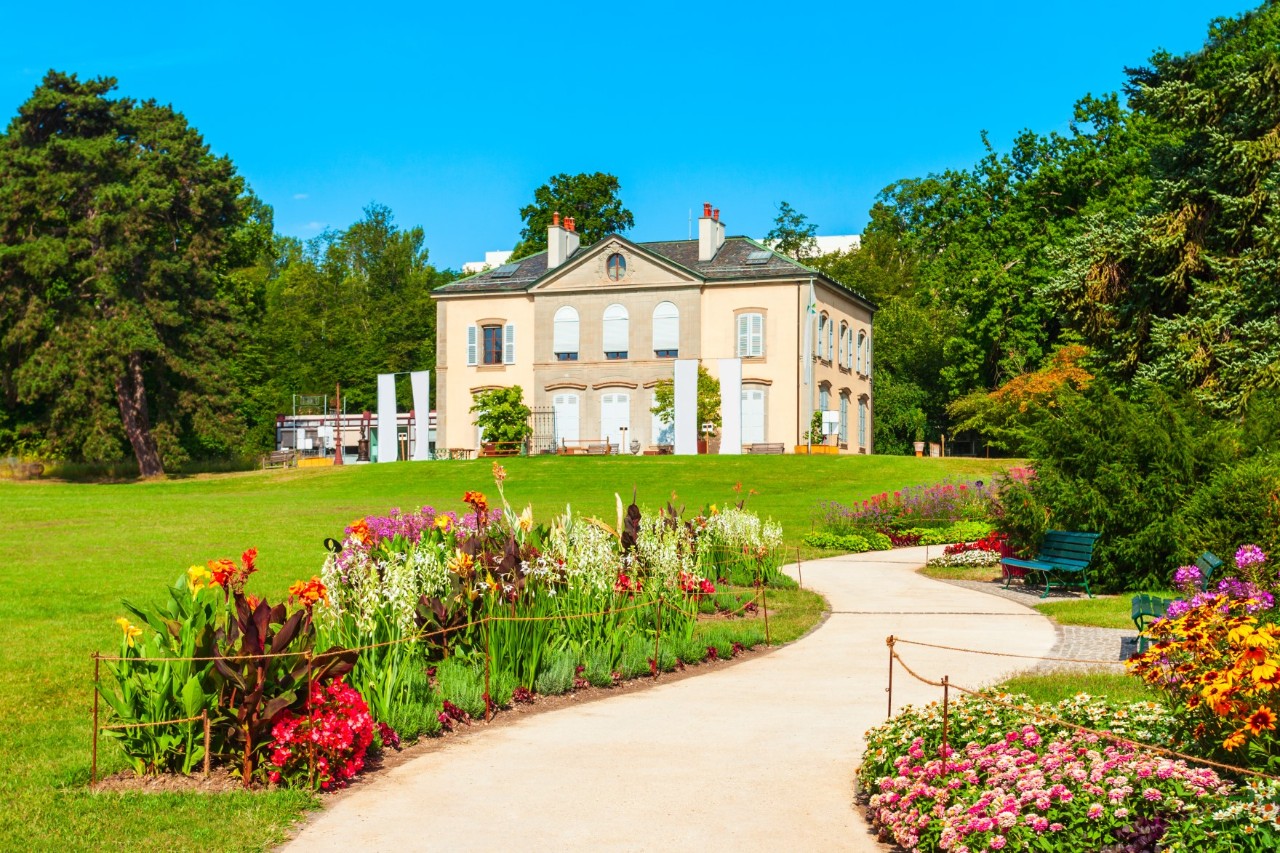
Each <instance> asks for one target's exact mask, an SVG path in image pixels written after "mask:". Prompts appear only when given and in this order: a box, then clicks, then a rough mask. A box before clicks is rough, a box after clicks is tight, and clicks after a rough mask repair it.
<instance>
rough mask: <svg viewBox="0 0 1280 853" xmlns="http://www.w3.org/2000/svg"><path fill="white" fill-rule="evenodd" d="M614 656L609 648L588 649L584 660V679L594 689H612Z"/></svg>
mask: <svg viewBox="0 0 1280 853" xmlns="http://www.w3.org/2000/svg"><path fill="white" fill-rule="evenodd" d="M612 662H613V661H612V655H611V654H610V652H609V649H607V648H592V649H588V650H587V653H586V655H585V656H584V658H583V661H582V665H583V666H584V667H585V669H584V670H583V671H582V677H583V678H585V679H586V680H587V683H588V684H590V685H591V686H592V687H611V686H612V685H613V667H612Z"/></svg>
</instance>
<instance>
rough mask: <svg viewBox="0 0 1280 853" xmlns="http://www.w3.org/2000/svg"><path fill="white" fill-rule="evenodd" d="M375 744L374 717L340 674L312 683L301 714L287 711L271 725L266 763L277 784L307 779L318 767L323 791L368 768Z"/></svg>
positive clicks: (303, 783) (300, 784) (268, 776)
mask: <svg viewBox="0 0 1280 853" xmlns="http://www.w3.org/2000/svg"><path fill="white" fill-rule="evenodd" d="M371 743H373V717H371V716H369V707H368V706H367V705H365V703H364V699H362V698H361V697H360V694H359V693H357V692H356V691H355V689H354V688H352V687H350V686H349V685H347V684H346V683H345V682H344V681H343V680H342V679H341V678H339V679H336V680H334V681H331V682H329V683H328V684H327V685H325V684H318V683H317V684H313V685H312V687H311V701H310V702H308V703H307V707H306V709H305V710H304V711H303V713H301V714H295V713H293V712H292V711H288V710H285V711H282V712H281V713H280V714H279V715H277V716H276V717H275V719H274V722H273V724H272V726H271V743H270V745H269V746H268V749H267V760H266V762H265V767H266V771H267V778H268V779H269V780H270V781H271V782H273V783H280V782H288V783H289V784H291V785H297V786H303V785H306V784H308V782H309V780H310V776H311V772H312V770H313V768H314V772H315V781H316V784H317V785H318V786H319V787H320V789H321V790H324V791H328V790H331V789H334V788H344V787H346V785H347V783H348V782H349V781H350V780H351V779H353V778H354V777H355V775H356V774H357V773H359V772H360V771H361V770H362V769H363V768H364V756H365V753H366V752H367V751H368V749H369V745H370V744H371Z"/></svg>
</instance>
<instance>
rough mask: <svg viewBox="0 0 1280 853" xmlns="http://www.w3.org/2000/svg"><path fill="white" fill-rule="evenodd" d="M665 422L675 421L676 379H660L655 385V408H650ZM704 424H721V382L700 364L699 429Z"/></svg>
mask: <svg viewBox="0 0 1280 853" xmlns="http://www.w3.org/2000/svg"><path fill="white" fill-rule="evenodd" d="M650 411H652V412H653V414H654V415H655V416H656V417H657V418H658V420H660V421H662V422H663V423H675V418H676V384H675V380H674V379H659V380H658V382H657V384H656V385H654V386H653V408H652V409H651V410H650ZM703 424H713V425H714V426H715V427H716V428H718V427H719V426H720V382H719V380H717V379H714V378H713V377H712V376H711V374H710V372H708V371H707V368H706V367H704V366H703V365H702V364H699V365H698V431H699V432H702V427H703Z"/></svg>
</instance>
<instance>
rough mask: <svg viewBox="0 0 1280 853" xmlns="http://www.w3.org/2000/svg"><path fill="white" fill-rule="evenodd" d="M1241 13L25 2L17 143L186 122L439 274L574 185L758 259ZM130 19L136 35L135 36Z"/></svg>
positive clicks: (278, 205) (17, 71)
mask: <svg viewBox="0 0 1280 853" xmlns="http://www.w3.org/2000/svg"><path fill="white" fill-rule="evenodd" d="M1254 5H1256V3H1249V2H1241V0H1234V1H1233V0H1200V2H1187V0H1075V2H1072V3H1055V4H1044V3H1027V2H1025V0H1024V2H988V3H982V2H970V3H953V2H952V3H942V2H916V3H883V2H882V3H875V4H870V3H865V2H862V3H859V2H847V0H846V2H831V3H818V2H811V3H786V2H773V3H768V4H754V3H728V2H705V0H704V2H687V1H686V2H683V3H670V2H665V0H662V1H661V2H649V3H623V4H620V5H617V6H615V5H613V4H611V3H607V4H585V3H572V2H533V3H522V4H518V5H505V4H497V3H484V2H475V0H470V2H468V0H460V2H439V0H436V2H415V3H399V2H382V3H373V4H362V3H350V2H347V3H342V4H331V3H325V2H311V3H307V4H297V5H293V4H288V3H276V2H271V0H258V2H254V3H240V2H217V3H200V4H187V3H175V2H166V3H154V2H140V3H133V4H125V5H123V6H121V5H120V4H103V3H101V2H95V3H92V4H89V3H81V2H67V3H59V4H55V5H53V6H47V5H44V4H41V3H23V4H17V3H15V2H10V3H5V4H4V6H5V7H6V8H4V11H3V14H2V15H0V19H3V22H4V27H3V29H4V36H3V38H2V39H0V112H3V115H4V121H5V123H7V121H8V119H9V117H11V116H12V115H13V114H14V112H15V111H16V109H17V107H18V105H19V104H20V103H21V102H22V101H24V100H25V99H26V98H27V97H28V96H29V95H30V93H31V91H32V89H33V88H34V87H35V86H36V85H37V83H38V82H39V80H40V77H41V76H42V75H43V74H44V72H45V71H46V70H47V69H49V68H57V69H59V70H64V71H70V72H75V73H77V74H80V75H81V76H82V77H84V76H99V75H108V76H114V77H116V78H118V79H119V81H120V91H121V92H122V93H123V94H126V95H129V96H134V97H141V98H146V97H152V98H156V99H157V100H159V101H162V102H167V103H171V104H173V106H174V107H175V108H177V109H178V110H180V111H181V112H183V113H184V114H185V115H186V116H187V119H188V120H189V121H190V122H191V123H192V124H193V125H195V126H196V127H197V128H199V129H200V131H201V132H203V133H204V136H205V139H206V140H207V141H208V142H209V144H210V145H211V146H212V147H213V149H214V150H215V151H217V152H219V153H223V154H227V155H229V156H230V157H231V158H232V160H233V161H234V162H235V164H236V166H237V167H238V168H239V170H240V172H241V173H242V174H244V175H245V176H246V178H247V179H248V181H249V183H250V184H251V185H252V186H253V188H254V189H255V190H256V191H257V193H258V194H259V195H260V196H261V197H262V198H263V199H264V200H266V201H267V202H268V203H269V204H271V205H272V206H273V207H274V208H275V211H276V228H277V230H279V231H281V232H282V233H285V234H291V235H295V236H298V237H303V238H307V237H311V236H314V235H315V234H317V233H319V231H320V230H321V229H323V228H325V227H333V228H343V227H345V226H346V225H348V224H350V223H351V222H353V221H355V220H356V219H358V218H359V217H360V215H361V210H362V208H363V207H364V206H365V205H367V204H368V203H369V202H370V201H377V202H380V203H383V204H386V205H388V206H390V207H391V209H392V210H393V212H394V213H395V216H396V220H397V222H399V223H400V224H401V225H404V226H408V225H422V226H423V228H424V229H425V230H426V235H427V245H428V247H429V248H430V250H431V258H432V261H433V262H434V263H436V264H437V265H441V266H453V267H457V266H460V265H461V264H462V263H463V262H464V261H468V260H474V259H480V258H482V257H483V254H484V252H485V251H486V250H494V249H509V248H511V246H512V245H513V244H514V243H515V241H516V238H517V235H518V232H519V229H520V225H521V223H520V219H519V213H518V211H519V208H520V207H521V206H522V205H524V204H527V203H528V201H529V200H530V199H531V198H532V195H533V190H534V189H535V188H536V187H537V186H538V185H539V184H541V183H543V182H545V181H546V179H547V178H548V177H549V176H551V175H552V174H556V173H559V172H584V171H586V172H593V171H605V172H612V173H613V174H616V175H617V176H618V177H619V179H620V180H621V182H622V197H623V201H624V202H625V203H626V204H627V206H628V207H630V208H631V210H632V211H633V212H634V213H635V218H636V227H635V229H634V230H633V231H632V232H631V235H630V236H632V237H633V238H635V239H639V240H656V239H673V238H680V237H683V236H685V235H686V234H687V229H688V224H687V223H688V216H689V211H690V209H692V208H696V207H699V206H700V205H701V203H702V202H703V201H711V202H713V203H715V204H716V206H718V207H719V208H721V210H722V214H721V216H722V218H723V219H724V221H725V224H726V226H727V227H728V231H729V233H731V234H749V235H752V236H762V235H763V234H764V233H765V232H766V231H768V229H769V227H770V225H771V223H772V219H773V216H774V215H775V212H776V211H775V209H774V206H775V205H776V203H777V202H778V201H779V200H783V199H785V200H787V201H789V202H790V203H791V204H792V205H793V206H794V207H795V208H796V209H798V210H800V211H801V212H803V213H805V214H806V215H808V217H809V219H810V220H811V221H813V222H815V223H817V224H818V226H819V233H820V234H847V233H856V232H858V231H860V230H861V228H862V227H863V225H864V224H865V222H866V216H867V210H868V209H869V207H870V205H871V203H872V201H873V200H874V198H875V195H876V193H877V192H878V191H879V190H880V189H881V188H883V187H884V186H885V185H886V184H888V183H889V182H891V181H893V180H895V179H897V178H901V177H914V176H920V175H924V174H927V173H928V172H930V171H938V170H942V169H945V168H948V167H952V166H955V167H964V166H968V165H970V164H972V163H973V162H974V161H975V160H976V159H977V158H978V157H980V156H981V144H980V141H979V131H981V130H983V129H986V130H988V131H990V133H991V136H992V140H993V142H994V143H995V144H996V145H997V146H999V147H1001V148H1004V147H1007V145H1008V143H1009V141H1010V140H1011V139H1012V138H1013V135H1014V134H1015V133H1016V132H1017V131H1018V130H1019V129H1022V128H1031V129H1033V130H1035V131H1038V132H1042V133H1044V132H1049V131H1052V130H1065V129H1066V124H1067V121H1068V119H1069V118H1070V116H1071V105H1072V103H1073V102H1074V101H1075V100H1076V99H1077V98H1079V97H1080V96H1082V95H1084V94H1086V93H1094V94H1101V93H1103V92H1108V91H1114V90H1116V89H1118V88H1119V87H1120V86H1121V85H1122V83H1123V81H1124V76H1123V68H1124V67H1125V66H1135V65H1141V64H1143V63H1144V62H1145V61H1146V60H1147V58H1148V57H1149V56H1150V55H1151V53H1152V51H1153V50H1155V49H1156V48H1159V47H1163V48H1165V49H1167V50H1170V51H1174V52H1184V51H1188V50H1195V49H1198V48H1199V47H1200V46H1201V45H1202V44H1203V43H1204V39H1205V35H1206V33H1207V30H1208V24H1209V21H1210V20H1211V19H1212V18H1213V17H1215V16H1218V15H1231V14H1236V13H1238V12H1241V11H1244V10H1245V9H1248V8H1252V7H1253V6H1254ZM125 9H128V10H130V11H128V12H126V11H123V10H125Z"/></svg>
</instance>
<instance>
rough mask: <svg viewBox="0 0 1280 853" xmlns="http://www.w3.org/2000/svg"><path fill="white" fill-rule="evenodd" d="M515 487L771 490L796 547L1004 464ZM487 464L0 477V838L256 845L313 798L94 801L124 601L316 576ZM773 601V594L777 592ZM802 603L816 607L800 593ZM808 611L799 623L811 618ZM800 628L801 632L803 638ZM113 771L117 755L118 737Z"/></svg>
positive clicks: (797, 470) (657, 463) (755, 465)
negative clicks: (374, 521) (837, 516)
mask: <svg viewBox="0 0 1280 853" xmlns="http://www.w3.org/2000/svg"><path fill="white" fill-rule="evenodd" d="M504 464H505V465H506V468H507V471H508V475H509V478H508V480H507V484H506V490H507V497H508V499H509V500H510V501H511V503H512V504H513V505H515V506H517V507H520V506H523V505H524V504H525V503H532V504H533V506H534V510H535V513H536V515H537V517H539V518H545V517H547V516H548V514H550V513H553V512H557V511H562V510H563V509H564V506H565V504H566V503H571V504H572V505H573V507H574V509H575V510H577V511H580V512H585V513H593V514H599V515H600V516H601V517H603V518H605V519H611V518H612V517H613V515H614V494H615V493H620V494H622V496H623V498H624V500H625V499H627V498H629V497H630V495H631V490H632V488H633V487H634V488H635V489H636V491H637V494H638V499H639V503H640V504H641V506H648V507H653V508H656V507H657V506H659V505H660V504H662V503H663V502H665V501H666V500H667V499H668V498H669V497H670V495H671V493H672V492H673V491H674V492H675V493H676V494H677V498H676V504H677V506H678V505H680V504H684V505H686V506H687V507H688V508H689V509H690V510H695V509H697V508H699V507H701V506H703V505H704V504H706V503H721V504H724V503H728V502H731V501H733V500H735V499H736V497H737V496H736V495H735V494H734V492H733V490H732V489H733V486H734V484H735V483H739V482H740V483H742V486H743V495H746V493H747V490H748V489H755V490H756V491H758V493H759V494H757V495H754V496H752V497H750V498H749V501H748V507H749V508H751V509H753V510H755V511H756V512H758V513H760V514H761V515H763V516H772V517H773V518H775V519H777V520H778V521H779V522H781V523H782V525H783V529H784V532H785V536H786V539H787V542H788V543H789V544H790V545H796V544H798V543H799V541H800V539H801V538H802V537H803V536H804V534H805V533H807V532H808V531H809V529H810V516H811V513H812V510H813V507H814V505H815V504H816V503H817V502H818V501H822V500H831V499H834V500H842V501H851V500H861V499H863V498H866V497H869V496H870V495H873V494H876V493H879V492H881V491H885V490H893V489H897V488H901V487H904V486H909V485H915V484H919V483H929V482H936V481H939V480H941V479H944V478H948V477H952V478H968V477H989V476H990V475H991V473H992V472H993V471H995V470H997V469H998V467H999V465H998V463H996V462H994V461H984V460H954V459H948V460H938V459H915V458H905V457H890V456H853V457H850V456H846V457H801V456H780V457H749V456H746V457H696V458H676V457H660V458H654V457H648V458H583V459H560V458H534V459H509V460H504ZM492 487H493V481H492V478H491V476H490V463H489V462H488V461H475V462H424V463H401V464H398V465H364V466H348V467H345V468H338V469H332V468H308V469H301V470H290V471H278V470H277V471H268V472H249V473H241V474H224V475H214V476H205V477H193V478H188V479H174V480H167V481H158V482H143V483H123V484H111V485H95V484H83V483H59V482H29V483H14V482H6V481H0V519H2V520H3V524H0V553H3V554H4V555H5V558H6V559H5V565H4V569H3V572H0V624H3V625H4V626H5V629H6V630H5V633H6V642H5V643H4V648H5V655H4V660H3V662H4V670H3V674H2V675H0V797H3V800H4V804H5V808H4V809H0V847H3V848H4V849H15V848H20V849H48V848H63V849H99V848H103V847H109V848H126V847H127V848H138V847H154V848H160V849H176V848H179V847H183V848H188V849H196V848H199V849H218V850H233V849H260V848H262V847H264V846H268V845H269V844H270V843H272V842H273V841H275V840H278V839H279V838H281V837H282V836H283V833H284V832H285V830H286V829H287V826H288V824H289V822H290V821H291V820H292V819H293V818H294V817H296V816H297V815H298V814H299V813H300V812H301V811H303V810H304V809H306V808H308V807H309V806H310V805H311V804H312V803H313V800H312V799H311V798H310V797H308V796H306V795H302V794H297V793H287V792H280V793H271V794H266V795H253V796H246V795H216V796H200V795H179V794H165V795H154V794H153V795H141V794H89V793H86V792H85V790H84V785H85V783H86V782H87V781H88V777H89V743H90V713H89V711H90V707H91V695H92V694H91V681H92V679H91V667H90V661H89V654H90V653H91V652H92V651H94V650H104V651H105V650H110V649H114V647H115V644H116V642H117V632H118V629H117V628H116V626H115V624H114V621H113V620H114V619H115V618H116V617H117V616H120V615H122V613H123V611H122V610H121V608H120V605H119V602H120V599H121V598H128V599H138V600H142V601H150V600H154V599H158V598H159V597H160V595H161V594H162V590H163V586H164V585H166V584H168V583H171V582H172V581H173V579H174V578H175V577H177V575H178V574H179V573H180V572H181V571H183V570H184V569H185V568H186V567H187V566H188V565H190V564H191V563H195V562H199V563H203V562H204V561H206V560H208V559H211V558H214V557H221V556H235V555H238V554H239V553H240V552H241V551H242V550H244V549H245V548H248V547H251V546H252V547H257V548H258V550H259V558H258V565H259V566H260V569H261V571H260V573H259V576H258V577H256V578H255V581H254V587H253V588H254V589H256V590H257V591H258V592H266V593H270V594H278V593H280V592H282V591H283V590H284V589H285V587H286V586H287V585H288V584H289V583H290V582H291V581H293V580H294V579H297V578H299V577H310V576H311V575H312V574H314V573H316V572H317V571H318V569H319V566H320V563H321V562H322V560H323V556H324V552H323V549H322V546H321V543H322V541H323V539H324V538H325V537H327V536H339V535H341V532H342V528H343V527H344V526H345V525H346V524H347V523H349V522H350V521H351V520H352V519H354V518H357V517H359V516H363V515H366V514H370V513H382V512H385V511H386V510H388V509H389V508H391V507H396V506H399V507H402V508H405V509H409V508H416V507H417V506H420V505H422V504H432V505H435V506H438V507H443V508H447V509H461V508H462V504H461V497H462V493H463V491H464V490H466V489H473V488H479V489H481V490H483V491H485V492H487V493H490V494H492V492H493V488H492ZM770 604H771V606H772V605H774V602H773V601H772V600H771V602H770ZM796 607H797V609H798V610H805V611H808V612H809V613H810V615H809V616H806V617H804V618H807V619H809V620H810V622H811V621H812V618H816V615H817V614H818V612H819V610H818V608H817V607H816V606H815V605H814V603H813V602H812V600H807V601H805V600H801V599H797V601H796ZM802 621H803V619H800V618H797V622H796V625H797V626H799V625H800V623H801V622H802ZM799 631H800V628H799V627H797V628H796V629H795V632H796V633H799ZM104 755H105V756H106V759H105V761H104V765H105V766H106V767H107V768H108V769H116V768H118V767H120V766H122V762H120V761H119V759H118V757H117V756H116V753H115V752H113V750H112V747H110V746H109V745H108V746H107V747H106V749H105V751H104Z"/></svg>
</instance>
